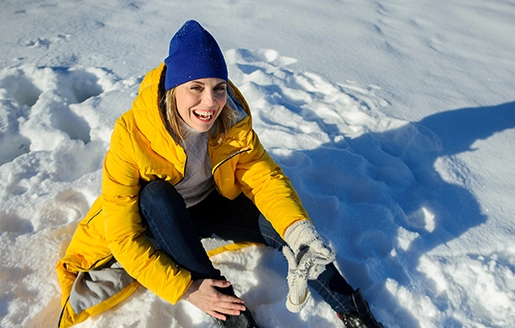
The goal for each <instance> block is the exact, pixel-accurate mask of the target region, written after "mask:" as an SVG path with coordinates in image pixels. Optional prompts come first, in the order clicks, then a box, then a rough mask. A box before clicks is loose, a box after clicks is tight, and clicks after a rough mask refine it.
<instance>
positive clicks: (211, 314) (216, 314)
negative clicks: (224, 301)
mask: <svg viewBox="0 0 515 328" xmlns="http://www.w3.org/2000/svg"><path fill="white" fill-rule="evenodd" d="M206 313H207V314H209V315H210V316H212V317H213V318H216V319H220V320H222V321H225V320H227V317H226V316H224V315H223V314H221V313H218V312H216V311H207V312H206Z"/></svg>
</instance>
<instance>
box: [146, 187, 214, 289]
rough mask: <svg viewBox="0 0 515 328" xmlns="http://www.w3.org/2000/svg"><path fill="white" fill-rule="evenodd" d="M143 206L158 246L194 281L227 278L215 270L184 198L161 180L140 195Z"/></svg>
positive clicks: (151, 236) (152, 236)
mask: <svg viewBox="0 0 515 328" xmlns="http://www.w3.org/2000/svg"><path fill="white" fill-rule="evenodd" d="M139 207H140V212H141V215H142V218H143V220H144V221H146V223H147V225H148V227H149V230H150V233H151V235H150V236H149V237H150V238H149V239H152V238H154V239H155V242H157V244H158V245H157V246H158V247H159V248H161V249H162V250H164V251H165V252H166V253H167V254H168V255H170V256H171V257H172V258H173V259H174V261H175V262H176V263H177V264H178V265H179V266H181V267H183V268H185V269H187V270H188V271H190V272H191V274H192V279H193V280H197V279H204V278H212V279H223V278H222V276H221V274H220V271H219V270H217V269H215V268H214V267H213V264H212V263H211V261H210V260H209V257H208V256H207V254H206V251H205V249H204V248H203V246H202V243H201V242H200V239H199V237H198V235H197V232H196V230H195V227H194V225H193V223H192V221H191V218H190V215H189V213H188V210H187V209H186V205H185V203H184V200H183V199H182V197H181V195H180V194H179V193H178V192H177V190H175V188H174V187H173V186H172V185H171V184H169V183H167V182H165V181H161V180H156V181H152V182H150V183H148V184H147V185H146V186H144V187H143V189H142V190H141V192H140V195H139Z"/></svg>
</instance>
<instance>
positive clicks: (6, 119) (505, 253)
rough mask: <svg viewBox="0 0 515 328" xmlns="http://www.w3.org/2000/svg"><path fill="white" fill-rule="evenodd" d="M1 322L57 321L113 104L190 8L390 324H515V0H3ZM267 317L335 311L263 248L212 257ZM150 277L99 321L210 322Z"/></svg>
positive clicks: (330, 323) (320, 316) (313, 320)
mask: <svg viewBox="0 0 515 328" xmlns="http://www.w3.org/2000/svg"><path fill="white" fill-rule="evenodd" d="M1 7H2V9H1V11H0V26H1V27H2V28H1V29H0V44H1V46H0V53H1V56H0V251H1V253H2V261H1V264H0V277H1V281H2V284H1V287H0V318H1V319H0V326H1V327H55V326H56V325H57V321H58V317H59V314H60V290H59V286H58V283H57V278H56V274H55V270H54V266H55V264H56V262H57V260H58V259H59V258H60V257H61V256H62V255H63V253H64V251H65V249H66V246H67V244H68V243H69V241H70V238H71V236H72V234H73V231H74V229H75V227H76V225H77V223H78V221H79V220H80V219H81V218H82V217H83V216H84V215H85V214H86V212H87V210H88V209H89V206H90V205H91V203H92V202H93V201H94V199H95V198H96V197H97V195H98V194H99V192H100V180H101V165H102V160H103V156H104V154H105V151H106V150H107V148H108V147H109V138H110V134H111V130H112V126H113V122H114V120H115V119H116V118H117V117H118V116H119V115H120V114H122V113H123V112H124V111H126V110H127V109H128V108H130V105H131V102H132V99H134V96H135V95H136V92H137V88H138V84H139V82H140V81H141V79H142V77H143V75H144V74H145V73H146V72H147V71H148V70H150V69H151V68H153V67H155V66H157V65H159V64H160V62H161V61H162V60H163V59H164V58H165V57H166V55H167V50H168V42H169V40H170V38H171V36H172V35H173V33H175V31H176V30H177V29H178V28H179V27H180V26H181V25H182V24H183V23H184V22H185V21H186V20H187V19H192V18H193V19H197V20H199V21H200V22H201V23H202V24H203V25H204V26H205V27H206V28H207V29H208V30H209V31H210V32H211V33H212V34H213V35H214V36H215V38H216V39H217V40H218V41H219V43H220V45H221V47H222V48H223V50H224V53H225V56H226V60H227V62H228V65H229V75H230V78H231V79H232V80H233V82H234V83H235V84H236V85H237V86H238V87H239V88H240V89H241V91H242V92H243V94H244V95H245V96H246V98H247V100H248V102H249V103H250V106H251V108H252V110H253V117H254V126H255V129H256V130H257V132H258V134H259V136H260V139H261V141H262V143H263V144H264V145H265V147H266V148H267V149H268V150H269V152H270V153H271V154H272V156H273V157H274V158H275V159H276V160H277V161H278V162H279V163H280V164H281V165H282V166H283V168H284V169H285V172H286V173H287V174H288V175H289V176H290V178H291V179H292V181H293V183H294V185H295V187H296V188H297V191H298V192H299V194H300V196H301V198H302V200H303V202H304V205H305V206H306V208H307V209H308V211H309V213H310V215H311V217H312V219H313V221H314V222H315V224H316V226H317V228H318V230H319V232H320V233H321V234H322V235H323V236H324V238H326V239H327V240H328V241H329V242H330V243H331V245H332V246H333V247H334V248H335V250H336V251H337V254H338V256H337V265H338V267H339V268H340V270H341V271H342V273H343V274H344V275H345V277H346V278H347V279H348V281H349V282H350V283H351V284H352V285H353V286H354V287H355V288H357V287H359V288H361V289H362V291H363V294H364V295H365V298H366V299H367V300H368V301H369V303H370V305H371V307H372V310H373V312H374V313H375V315H376V317H377V318H378V319H379V320H380V321H382V322H383V323H384V324H385V326H386V327H392V328H393V327H410V328H411V327H421V328H431V327H449V328H450V327H509V326H512V325H513V322H515V310H514V309H515V246H513V240H514V235H515V225H514V223H513V213H515V202H513V192H514V186H515V164H514V163H515V151H514V149H515V148H514V146H513V140H514V137H515V130H514V127H515V100H514V98H513V97H514V93H513V92H514V90H515V80H514V78H513V77H514V76H515V57H514V56H513V54H515V43H514V42H513V35H515V23H514V22H515V4H514V3H513V2H512V1H507V0H491V1H480V0H450V1H445V2H437V1H430V0H416V1H410V2H406V1H400V0H392V1H378V0H376V1H345V2H344V1H328V0H326V1H318V2H313V1H293V0H286V1H281V2H278V1H271V0H262V1H259V3H257V2H254V1H249V0H242V1H229V0H222V1H216V2H215V1H196V2H192V3H190V2H184V1H176V0H173V1H163V0H149V1H139V0H114V1H99V0H90V1H72V0H63V1H59V2H57V1H52V0H39V1H28V0H16V1H4V2H3V3H2V5H1ZM213 261H214V263H215V264H216V266H218V267H219V268H221V270H222V271H223V272H224V274H225V275H226V276H227V277H228V278H229V280H231V281H232V282H233V283H234V285H235V289H236V291H237V293H238V294H239V295H241V296H242V297H243V298H244V299H245V301H246V304H247V305H248V306H249V307H250V308H251V309H252V311H253V312H254V314H255V316H256V317H257V321H258V322H259V323H260V324H261V325H262V327H267V328H271V327H281V328H288V327H313V328H315V327H317V328H318V327H341V326H342V324H341V322H339V321H338V319H337V318H336V316H335V315H334V313H332V311H331V309H330V308H329V307H328V306H327V305H326V304H325V303H324V302H322V300H321V299H320V297H318V296H317V295H314V296H313V297H312V298H311V299H310V301H309V303H308V305H307V306H306V308H305V309H304V310H303V311H302V312H301V313H299V314H293V313H289V312H288V311H287V310H286V307H285V305H284V302H285V295H286V293H287V285H286V281H285V276H286V269H287V268H286V263H285V260H284V258H283V256H282V255H281V254H279V253H278V252H276V251H274V250H271V249H268V248H266V247H262V246H253V247H249V248H246V249H244V250H242V251H240V252H235V253H222V254H220V255H217V256H215V257H214V258H213ZM214 326H215V325H214V323H213V322H212V321H211V319H210V318H209V317H208V316H207V315H204V314H202V313H201V312H200V311H199V310H198V309H196V308H195V307H193V306H192V305H190V304H188V303H186V302H179V303H178V304H177V305H175V306H172V305H171V304H168V303H166V302H165V301H163V300H161V299H159V298H158V297H156V296H155V295H154V294H152V293H151V292H149V291H147V290H144V289H143V288H140V289H139V290H138V291H137V292H136V294H135V295H133V296H132V297H130V298H129V299H128V300H126V301H124V302H123V303H122V304H120V305H118V306H117V307H116V308H115V309H113V310H109V311H107V312H105V313H103V314H102V315H99V316H96V317H93V318H90V319H88V320H87V321H86V322H84V323H82V324H80V325H78V327H81V328H93V327H131V328H137V327H149V328H150V327H185V328H190V327H214Z"/></svg>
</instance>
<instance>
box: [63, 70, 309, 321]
mask: <svg viewBox="0 0 515 328" xmlns="http://www.w3.org/2000/svg"><path fill="white" fill-rule="evenodd" d="M163 68H164V65H163V64H162V65H161V66H159V67H158V68H156V69H154V70H152V71H151V72H149V73H148V74H147V76H146V77H145V78H144V80H143V81H142V83H141V86H140V90H139V94H138V96H137V97H136V99H135V100H134V102H133V105H132V108H131V109H130V110H129V111H127V112H126V113H125V114H123V115H122V116H121V117H120V118H119V119H118V120H117V121H116V124H115V126H114V130H113V133H112V138H111V144H110V149H109V151H108V152H107V154H106V157H105V160H104V167H103V176H102V195H101V196H100V197H99V198H98V199H97V200H96V201H95V203H94V204H93V206H92V208H91V210H90V211H89V213H88V214H87V216H86V217H85V218H84V219H83V220H82V221H81V222H80V223H79V226H78V228H77V230H76V232H75V234H74V235H73V238H72V240H71V243H70V245H69V247H68V249H67V251H66V254H65V256H64V257H63V258H62V259H61V260H60V261H59V262H58V264H57V273H58V279H59V281H60V283H61V287H62V292H63V298H62V305H63V313H62V315H61V320H60V327H69V326H71V325H73V324H75V323H78V322H81V321H83V320H85V319H86V318H88V317H89V316H91V315H94V314H96V313H100V312H102V311H104V310H106V309H107V308H109V307H111V306H113V305H114V304H116V303H118V302H119V301H121V300H123V299H125V298H126V297H127V296H128V295H129V294H131V293H132V292H133V291H134V290H135V289H136V288H137V287H138V285H139V284H141V285H143V286H145V287H146V288H148V289H149V290H151V291H153V292H154V293H155V294H157V295H158V296H159V297H161V298H163V299H165V300H167V301H169V302H171V303H176V302H177V301H178V300H179V299H180V298H181V296H182V295H183V294H184V292H185V291H186V290H187V289H188V287H189V286H190V285H191V283H192V281H191V276H190V273H189V272H188V271H186V270H184V269H182V268H179V267H178V266H177V265H176V264H175V263H174V261H173V260H172V259H171V258H170V257H168V256H167V255H166V254H165V253H163V252H162V251H160V250H156V249H155V248H154V247H153V246H152V244H151V243H150V242H149V241H148V239H147V238H146V237H145V236H144V231H145V227H144V225H143V224H142V221H141V217H140V214H139V211H138V194H139V191H140V183H141V180H144V181H152V180H155V179H162V180H166V181H168V182H170V183H171V184H174V185H175V184H177V183H178V182H179V181H181V179H182V178H183V176H184V169H185V163H186V154H185V152H184V150H183V148H182V147H181V146H180V145H179V144H178V143H177V142H175V140H174V139H173V138H172V137H171V136H170V134H169V133H168V131H167V130H166V128H165V126H164V123H163V119H162V115H161V111H160V110H159V107H158V88H159V82H160V78H161V73H162V70H163ZM229 96H231V97H232V98H231V99H233V101H234V102H235V103H236V104H237V106H238V107H239V109H240V110H241V111H242V112H243V111H244V112H245V113H244V114H243V116H244V118H243V119H241V120H240V121H239V122H237V123H236V124H235V125H234V126H233V127H232V128H231V129H230V131H229V133H228V135H227V137H226V139H225V140H224V142H223V143H221V144H215V143H214V142H210V143H209V146H208V152H209V156H210V159H211V162H212V167H213V177H214V182H215V185H216V188H217V190H218V192H219V193H220V194H221V195H223V196H225V197H227V198H229V199H234V198H235V197H236V196H238V195H239V194H240V193H241V192H243V193H244V194H245V195H246V196H247V197H249V198H250V199H251V200H252V201H253V202H254V203H255V204H256V206H257V207H258V209H259V210H260V211H261V213H262V214H263V215H264V216H265V217H266V218H267V219H268V220H269V221H270V222H271V223H272V225H273V226H274V228H275V229H276V230H277V231H278V233H279V234H281V235H283V234H284V232H285V230H286V229H287V228H288V227H289V226H290V225H291V224H292V223H294V222H296V221H298V220H304V219H308V215H307V213H306V211H305V209H304V208H303V206H302V204H301V202H300V200H299V197H298V196H297V194H296V192H295V191H294V189H293V187H292V185H291V183H290V181H289V179H288V178H287V177H285V176H284V174H283V172H282V170H281V168H280V167H279V166H278V165H277V164H276V163H275V162H274V161H273V159H272V158H271V157H270V155H269V154H268V153H267V152H266V151H265V149H264V148H263V146H262V145H261V143H260V141H259V139H258V137H257V135H256V133H255V132H254V130H253V129H252V120H251V115H250V110H249V108H248V105H247V103H246V101H245V99H244V98H243V96H242V95H241V93H240V92H239V90H238V89H237V88H236V87H235V86H234V85H233V84H232V83H230V90H229ZM245 114H246V115H245ZM113 257H114V258H115V259H116V261H117V262H118V263H119V264H120V265H121V266H122V267H123V269H124V270H125V271H126V273H128V275H130V276H131V277H132V278H134V281H129V283H126V284H124V285H121V286H119V288H118V290H119V292H117V293H115V294H113V295H108V297H106V299H105V300H101V301H100V302H98V303H96V304H93V305H92V306H90V305H85V307H87V309H84V310H82V311H81V312H80V313H75V310H74V309H73V308H72V306H71V305H70V302H69V298H70V294H71V293H72V285H73V284H74V282H75V281H76V280H77V276H78V275H79V273H81V272H82V273H86V274H87V273H91V272H92V270H98V269H101V268H103V267H105V266H106V265H107V263H112V261H113Z"/></svg>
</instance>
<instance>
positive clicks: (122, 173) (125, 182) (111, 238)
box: [102, 116, 192, 303]
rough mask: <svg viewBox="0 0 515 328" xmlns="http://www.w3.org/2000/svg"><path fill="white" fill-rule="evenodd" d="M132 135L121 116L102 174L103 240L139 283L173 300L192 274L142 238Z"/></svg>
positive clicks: (184, 287) (180, 295)
mask: <svg viewBox="0 0 515 328" xmlns="http://www.w3.org/2000/svg"><path fill="white" fill-rule="evenodd" d="M134 147H135V145H134V144H133V140H132V135H131V133H130V131H128V129H127V128H126V126H125V123H124V120H123V116H122V118H121V119H119V120H118V121H117V123H116V125H115V127H114V130H113V135H112V138H111V145H110V150H109V151H108V153H107V155H106V158H105V160H104V167H103V175H102V197H103V213H104V214H103V215H104V222H105V223H104V228H105V237H106V242H107V243H108V245H109V248H110V249H111V251H112V253H113V256H114V257H115V258H116V260H117V261H118V262H119V263H120V264H121V265H122V267H123V268H124V269H125V270H126V271H127V273H129V274H130V275H131V276H132V277H134V278H135V279H136V280H137V281H138V282H139V283H141V284H142V285H143V286H145V287H146V288H148V289H150V290H151V291H153V292H154V293H156V294H157V295H158V296H160V297H161V298H163V299H165V300H167V301H169V302H171V303H175V302H177V301H178V300H179V299H180V298H181V297H182V295H183V294H184V293H185V291H186V290H187V289H188V288H189V287H190V285H191V284H192V281H191V274H190V273H189V272H188V271H187V270H184V269H182V268H179V267H178V266H177V265H176V264H175V263H174V261H173V260H172V259H171V258H170V257H169V256H167V255H166V254H165V253H164V252H162V251H158V250H156V249H155V248H154V247H153V246H152V244H151V243H150V241H149V240H148V239H147V238H146V237H145V235H144V231H145V229H146V228H145V227H144V226H143V224H142V220H141V217H140V214H139V207H138V194H139V190H140V172H139V167H138V163H137V162H138V161H137V159H136V154H135V151H134Z"/></svg>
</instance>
